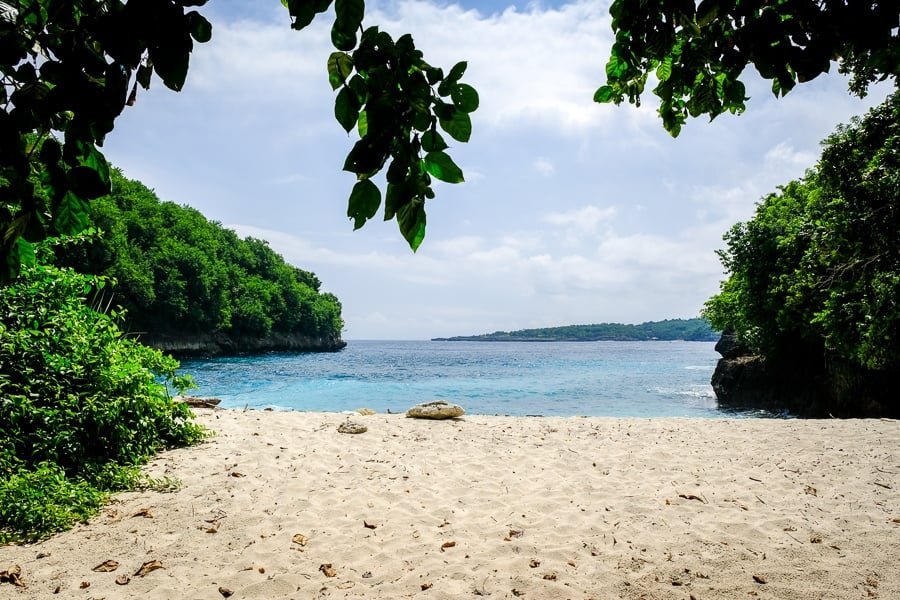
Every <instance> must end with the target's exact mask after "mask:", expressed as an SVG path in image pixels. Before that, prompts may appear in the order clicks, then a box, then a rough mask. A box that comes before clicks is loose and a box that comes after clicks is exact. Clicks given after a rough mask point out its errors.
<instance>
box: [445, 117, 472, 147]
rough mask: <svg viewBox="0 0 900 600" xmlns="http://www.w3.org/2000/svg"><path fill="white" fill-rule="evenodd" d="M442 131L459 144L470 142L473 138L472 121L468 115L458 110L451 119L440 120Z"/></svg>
mask: <svg viewBox="0 0 900 600" xmlns="http://www.w3.org/2000/svg"><path fill="white" fill-rule="evenodd" d="M439 122H440V124H441V129H443V130H444V131H446V132H447V133H448V134H449V135H450V137H452V138H453V139H454V140H456V141H457V142H468V141H469V138H470V137H471V136H472V119H470V118H469V115H468V113H464V112H462V111H461V110H457V111H455V112H454V113H453V117H452V118H451V119H439Z"/></svg>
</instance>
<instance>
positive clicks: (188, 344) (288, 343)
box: [141, 333, 347, 356]
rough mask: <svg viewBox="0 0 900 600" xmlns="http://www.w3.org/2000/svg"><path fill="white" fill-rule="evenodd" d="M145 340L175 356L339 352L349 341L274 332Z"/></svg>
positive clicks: (150, 344) (165, 336)
mask: <svg viewBox="0 0 900 600" xmlns="http://www.w3.org/2000/svg"><path fill="white" fill-rule="evenodd" d="M141 342H143V343H144V344H146V345H148V346H150V347H152V348H157V349H159V350H162V351H163V352H168V353H169V354H174V355H176V356H221V355H228V354H256V353H260V352H270V351H290V352H337V351H338V350H340V349H341V348H343V347H344V346H346V345H347V342H345V341H344V340H342V339H341V338H340V337H339V336H328V337H310V336H305V335H284V334H272V335H268V336H266V337H263V338H259V337H241V336H230V335H225V334H221V333H220V334H204V335H185V336H179V335H173V334H166V335H158V336H152V335H144V336H141Z"/></svg>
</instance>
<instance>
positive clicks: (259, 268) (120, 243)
mask: <svg viewBox="0 0 900 600" xmlns="http://www.w3.org/2000/svg"><path fill="white" fill-rule="evenodd" d="M110 177H111V180H112V182H113V192H112V194H110V195H108V196H104V197H101V198H97V199H96V200H94V201H92V203H91V208H92V211H93V215H92V219H93V221H94V223H95V224H96V225H97V227H99V228H100V229H101V230H103V235H101V236H98V237H97V238H96V239H94V240H92V241H91V242H90V243H87V244H84V245H82V246H80V247H78V248H69V249H66V250H65V251H64V252H60V253H59V258H58V259H59V260H60V261H61V262H62V263H63V264H65V265H68V266H71V267H73V268H75V269H77V270H79V271H81V272H87V273H91V274H96V275H103V276H104V277H108V278H111V279H114V280H115V281H116V286H115V288H114V290H113V291H114V293H115V298H114V303H116V304H120V305H122V306H123V307H124V308H125V309H126V323H127V325H128V328H129V329H130V330H131V331H132V332H135V333H138V332H139V333H142V334H143V335H144V339H149V340H151V341H152V340H154V339H159V338H160V337H165V336H166V335H179V336H182V337H183V336H185V335H188V336H194V335H197V334H219V333H221V334H226V335H229V336H234V337H237V338H264V337H266V336H268V335H270V334H272V333H275V334H284V335H292V336H294V335H302V336H308V337H310V338H324V339H328V340H332V341H333V342H334V344H335V345H339V340H340V336H341V331H342V329H343V325H344V323H343V320H342V319H341V304H340V302H339V301H338V300H337V298H336V297H335V296H333V295H332V294H323V293H320V292H319V289H320V286H321V282H320V281H319V279H318V277H316V275H315V274H314V273H310V272H309V271H304V270H302V269H298V268H296V267H294V266H292V265H289V264H287V263H285V261H284V259H283V258H282V257H281V256H279V255H278V254H277V253H275V252H274V251H273V250H272V249H271V248H270V247H269V245H268V243H266V242H265V241H263V240H258V239H254V238H250V237H248V238H246V239H243V240H242V239H239V238H238V237H237V235H235V233H234V232H233V231H230V230H227V229H225V228H223V227H222V226H221V225H219V224H218V223H215V222H210V221H208V220H207V219H206V218H205V217H204V216H203V215H202V214H200V213H199V212H198V211H197V210H194V209H192V208H188V207H184V206H178V205H176V204H173V203H171V202H160V200H159V198H157V196H156V194H154V193H153V192H152V191H151V190H150V189H148V188H147V187H146V186H144V185H143V184H142V183H140V182H139V181H132V180H129V179H127V178H125V177H124V176H123V175H122V174H121V172H120V171H118V170H117V169H113V170H112V171H111V173H110Z"/></svg>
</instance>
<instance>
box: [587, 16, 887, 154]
mask: <svg viewBox="0 0 900 600" xmlns="http://www.w3.org/2000/svg"><path fill="white" fill-rule="evenodd" d="M610 14H611V16H612V27H613V30H614V31H615V33H616V39H615V43H614V44H613V47H612V50H611V52H610V58H609V62H607V64H606V75H607V79H608V81H607V83H606V85H604V86H602V87H600V88H599V89H598V90H597V92H596V94H595V95H594V99H595V100H596V101H597V102H614V103H616V104H620V103H621V102H623V101H625V100H626V99H627V100H628V101H629V102H631V103H632V104H640V99H641V94H643V93H644V88H645V86H646V84H647V81H648V79H649V78H650V77H654V78H655V79H656V80H657V82H658V83H657V85H656V87H655V88H654V89H653V94H655V95H656V96H657V97H658V98H659V100H660V107H659V114H660V117H662V121H663V126H664V127H665V128H666V130H667V131H669V132H670V133H671V134H672V135H674V136H677V135H678V133H679V132H680V131H681V127H682V126H683V125H684V124H685V122H686V121H687V117H688V116H691V117H698V116H700V115H709V117H710V119H713V118H715V117H716V116H718V115H720V114H722V113H723V112H730V113H733V114H735V113H741V112H743V111H744V108H745V102H746V101H747V100H748V98H747V96H746V88H745V85H744V83H743V82H742V81H741V79H740V78H741V75H742V73H743V72H744V69H745V68H746V67H747V65H752V66H753V67H755V68H756V70H757V71H758V72H759V74H760V75H761V76H762V77H764V78H766V79H770V80H772V92H773V93H774V94H775V95H776V96H778V95H782V96H783V95H784V94H786V93H788V92H789V91H790V90H791V89H792V88H793V87H794V86H795V85H796V84H797V83H804V82H806V81H810V80H812V79H814V78H815V77H817V76H819V75H821V74H822V73H826V72H828V71H829V69H830V68H831V63H832V62H833V61H838V68H839V70H840V72H841V73H845V74H849V75H850V76H851V80H850V91H852V92H853V93H855V94H857V95H859V96H864V95H865V94H866V90H867V89H868V86H869V84H870V83H872V82H874V81H882V80H885V79H887V78H889V77H893V78H895V79H896V77H897V75H898V73H900V38H898V32H897V28H898V26H900V4H898V3H897V2H896V1H894V0H858V1H857V0H837V1H822V0H780V1H779V2H769V1H768V0H702V1H701V2H699V3H695V2H694V0H653V1H651V2H648V1H647V0H615V1H614V2H613V3H612V6H611V7H610Z"/></svg>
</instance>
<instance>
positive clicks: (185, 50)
mask: <svg viewBox="0 0 900 600" xmlns="http://www.w3.org/2000/svg"><path fill="white" fill-rule="evenodd" d="M149 51H150V59H151V60H152V61H153V68H154V70H155V71H156V74H157V75H159V76H160V77H161V78H162V80H163V83H164V84H166V87H167V88H169V89H172V90H175V91H176V92H180V91H181V88H183V87H184V80H185V78H187V72H188V63H189V61H190V56H191V48H190V41H188V44H187V45H185V44H183V43H181V44H167V45H164V46H157V47H151V48H150V50H149Z"/></svg>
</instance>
